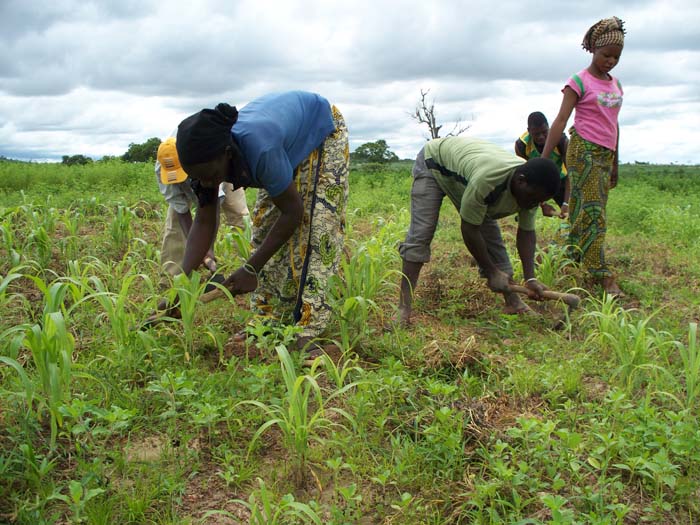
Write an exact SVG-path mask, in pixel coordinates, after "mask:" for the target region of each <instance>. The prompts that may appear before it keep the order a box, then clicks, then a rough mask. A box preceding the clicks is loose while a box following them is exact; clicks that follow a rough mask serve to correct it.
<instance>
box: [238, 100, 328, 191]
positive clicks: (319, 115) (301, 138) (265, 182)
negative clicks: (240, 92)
mask: <svg viewBox="0 0 700 525" xmlns="http://www.w3.org/2000/svg"><path fill="white" fill-rule="evenodd" d="M333 131H335V124H334V123H333V114H332V112H331V106H330V104H329V103H328V101H327V100H326V99H325V98H323V97H322V96H320V95H317V94H315V93H308V92H305V91H288V92H285V93H270V94H268V95H264V96H262V97H260V98H258V99H255V100H253V101H252V102H250V103H248V104H246V105H245V106H244V107H243V108H242V109H241V110H240V112H239V113H238V121H237V122H236V124H234V126H233V128H232V129H231V134H232V135H233V138H234V140H235V141H236V143H237V144H238V146H239V147H240V148H241V151H242V152H243V155H244V156H245V159H246V161H247V163H248V167H249V168H250V172H251V173H250V175H251V178H252V183H251V184H250V186H251V187H253V188H264V189H265V190H266V191H267V192H268V193H269V194H270V196H271V197H276V196H277V195H279V194H281V193H282V192H283V191H284V190H285V189H287V187H288V186H289V185H290V184H291V182H292V178H293V175H294V169H295V168H296V167H297V166H298V165H299V164H300V163H301V161H303V160H304V159H305V158H306V157H308V156H309V154H310V153H311V152H312V151H313V150H315V149H316V148H318V147H319V146H320V145H321V143H322V142H323V140H324V139H325V138H326V137H327V136H328V135H330V134H331V133H333Z"/></svg>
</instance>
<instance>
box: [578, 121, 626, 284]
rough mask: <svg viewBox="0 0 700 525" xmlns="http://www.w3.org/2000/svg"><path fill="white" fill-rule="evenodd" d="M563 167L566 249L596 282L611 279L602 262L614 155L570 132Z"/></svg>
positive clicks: (610, 273)
mask: <svg viewBox="0 0 700 525" xmlns="http://www.w3.org/2000/svg"><path fill="white" fill-rule="evenodd" d="M570 134H571V141H570V143H569V148H568V150H567V154H566V167H567V169H568V170H569V178H570V180H571V197H570V198H569V222H570V223H571V229H570V230H569V245H570V246H571V247H572V258H574V259H575V260H578V261H580V262H582V263H583V266H584V267H585V268H586V269H587V270H588V272H589V273H590V274H591V275H593V276H594V277H595V278H597V279H602V278H604V277H609V276H612V272H611V271H610V269H609V268H608V266H607V264H606V262H605V233H606V231H607V223H606V211H605V208H606V205H607V202H608V191H609V190H610V173H611V170H612V165H613V161H614V155H615V154H614V152H613V151H612V150H609V149H607V148H604V147H603V146H599V145H597V144H594V143H592V142H589V141H587V140H585V139H583V138H581V136H580V135H578V134H577V133H576V130H574V129H573V128H571V130H570Z"/></svg>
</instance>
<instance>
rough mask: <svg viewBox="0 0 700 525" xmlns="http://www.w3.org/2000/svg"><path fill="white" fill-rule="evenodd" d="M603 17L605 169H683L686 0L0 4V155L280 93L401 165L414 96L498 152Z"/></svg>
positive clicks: (554, 97)
mask: <svg viewBox="0 0 700 525" xmlns="http://www.w3.org/2000/svg"><path fill="white" fill-rule="evenodd" d="M578 6H580V7H578ZM611 15H616V16H618V17H620V18H622V19H623V20H624V21H625V22H626V27H627V30H628V34H627V39H626V42H625V50H624V53H623V55H622V58H621V61H620V64H619V65H618V67H617V68H616V69H615V70H614V71H613V74H615V75H617V76H618V77H619V78H620V80H621V81H622V84H623V87H624V89H625V98H624V104H623V107H622V112H621V114H620V124H621V138H620V158H621V161H623V162H634V161H646V162H652V163H670V162H676V163H684V164H687V163H692V164H700V147H698V145H699V144H700V118H699V117H700V37H699V36H698V31H699V28H700V2H698V1H697V0H654V1H642V0H623V1H619V2H610V1H603V0H589V1H587V2H551V1H547V2H544V1H540V0H529V1H522V0H518V1H512V0H473V1H468V0H463V1H459V0H445V1H443V2H432V1H426V0H423V1H421V2H418V1H413V0H408V1H388V0H352V1H343V2H335V1H331V0H325V1H319V0H315V1H301V0H299V1H297V0H274V1H273V0H269V1H268V0H208V1H197V0H169V1H167V2H163V1H152V0H103V1H88V0H51V1H50V2H49V1H46V0H42V1H39V0H0V155H3V156H6V157H10V158H18V159H24V160H56V159H58V160H60V158H61V156H62V155H74V154H84V155H88V156H91V157H93V158H95V159H99V158H101V157H102V156H104V155H121V154H123V153H124V152H125V151H126V150H127V148H128V145H129V144H130V143H132V142H133V143H141V142H144V141H146V140H147V139H148V138H150V137H161V138H164V137H165V136H167V135H168V133H169V132H170V131H171V130H172V129H173V128H174V127H175V126H176V125H177V124H178V122H179V121H180V120H182V119H183V118H184V117H186V116H187V115H189V114H191V113H193V112H195V111H197V110H199V109H201V108H203V107H212V106H213V105H214V104H216V103H217V102H220V101H227V102H230V103H232V104H234V105H238V106H239V107H241V106H243V105H245V103H246V102H247V101H249V100H251V99H253V98H255V97H257V96H259V95H262V94H264V93H267V92H270V91H280V90H288V89H305V90H309V91H316V92H318V93H321V94H322V95H324V96H325V97H327V98H328V99H329V100H331V101H332V102H333V103H335V104H336V105H337V106H338V107H339V108H340V109H341V111H342V112H343V114H344V115H345V117H346V120H347V122H348V127H349V129H350V139H351V149H354V148H355V147H357V146H359V145H360V144H362V143H365V142H370V141H375V140H378V139H385V140H386V141H387V142H388V144H389V146H390V148H391V149H392V151H394V152H396V153H397V154H398V155H399V156H400V157H402V158H413V157H415V154H416V152H417V151H418V149H419V148H420V147H421V144H422V143H423V142H424V141H425V139H426V137H427V135H428V133H427V128H424V127H421V125H419V124H418V123H416V122H415V121H413V120H412V119H411V118H410V116H409V113H410V112H411V111H412V110H413V109H414V108H415V106H416V104H417V102H418V100H419V98H420V91H421V89H429V90H430V93H429V100H434V101H435V107H436V112H437V116H438V121H439V122H440V123H443V124H444V128H443V129H444V130H449V129H450V128H451V127H452V126H453V124H454V122H455V121H457V120H461V121H462V122H463V123H468V124H470V129H469V130H468V131H467V134H469V135H472V136H477V137H480V138H484V139H487V140H491V141H493V142H496V143H498V144H500V145H502V146H503V147H504V148H508V149H511V148H512V144H513V141H514V140H515V138H517V136H518V135H519V134H520V133H521V132H522V131H524V128H525V126H526V118H527V115H528V114H529V113H530V112H531V111H535V110H540V111H543V112H544V113H545V114H546V115H547V116H548V117H549V119H550V121H551V120H553V118H554V116H555V115H556V113H557V111H558V109H559V105H560V103H561V91H560V90H561V87H562V86H563V84H564V82H565V81H566V79H567V78H568V77H569V76H570V75H571V74H572V73H575V72H578V71H579V70H581V69H583V68H585V67H587V66H588V64H589V63H590V55H589V54H588V53H586V52H584V51H583V50H582V49H581V46H580V43H581V40H582V37H583V34H584V33H585V31H586V29H588V27H589V26H590V25H591V24H592V23H594V22H596V21H597V20H599V19H600V18H605V17H608V16H611ZM572 121H573V117H572V119H571V120H570V122H569V124H571V123H572Z"/></svg>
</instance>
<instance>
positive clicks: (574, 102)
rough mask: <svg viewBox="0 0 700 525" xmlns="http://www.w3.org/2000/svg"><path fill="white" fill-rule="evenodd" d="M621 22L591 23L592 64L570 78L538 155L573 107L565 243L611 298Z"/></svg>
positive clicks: (586, 42)
mask: <svg viewBox="0 0 700 525" xmlns="http://www.w3.org/2000/svg"><path fill="white" fill-rule="evenodd" d="M624 39H625V29H624V28H623V22H622V20H620V19H619V18H617V17H612V18H606V19H604V20H601V21H599V22H598V23H597V24H594V25H593V26H592V27H591V28H590V29H589V30H588V31H587V32H586V35H585V36H584V38H583V44H582V45H583V48H584V49H585V50H586V51H588V52H589V53H592V54H593V59H592V60H591V64H590V65H589V66H588V67H587V68H586V69H584V70H583V71H580V72H579V73H578V74H576V75H573V76H572V77H571V78H570V79H569V80H568V82H567V83H566V85H565V86H564V89H562V92H563V93H564V98H563V100H562V103H561V108H560V109H559V114H558V115H557V117H556V119H554V122H552V127H551V129H550V132H549V135H548V136H547V142H546V143H545V145H544V149H543V150H542V157H545V158H547V157H549V155H550V154H551V152H552V150H553V149H554V147H555V146H556V138H557V137H560V136H561V134H562V133H563V131H564V128H565V127H566V123H567V122H568V120H569V117H570V116H571V112H572V111H573V110H574V108H576V113H575V116H574V125H573V127H572V128H571V129H570V130H569V134H570V136H571V142H570V143H569V148H568V150H567V154H566V166H567V168H568V170H569V178H570V180H571V197H570V199H569V203H568V204H567V203H563V204H562V212H563V213H566V212H567V211H568V212H569V222H570V224H571V229H570V232H569V244H570V245H571V246H572V248H573V250H574V251H575V253H574V254H573V255H574V257H575V258H576V259H577V260H580V261H581V262H582V263H583V265H584V266H585V268H586V269H587V270H588V272H589V273H590V274H591V275H592V276H593V277H594V278H595V279H596V280H597V281H598V282H599V283H600V284H601V285H602V287H603V290H604V291H605V292H606V293H608V294H611V295H616V296H620V295H621V294H622V291H621V290H620V287H619V286H618V284H617V281H616V280H615V276H614V274H613V272H612V271H611V270H610V268H609V267H608V265H607V264H606V262H605V232H606V229H607V227H606V204H607V201H608V191H609V190H610V189H612V188H614V187H615V186H616V185H617V165H618V153H617V150H618V142H619V136H620V134H619V128H618V122H617V115H618V113H619V111H620V107H621V106H622V94H623V92H622V86H621V85H620V82H619V81H618V80H617V79H616V78H615V77H613V76H612V75H611V74H610V71H611V70H612V69H613V68H614V67H615V66H616V65H617V63H618V62H619V60H620V55H621V54H622V48H623V45H624Z"/></svg>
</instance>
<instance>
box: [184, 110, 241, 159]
mask: <svg viewBox="0 0 700 525" xmlns="http://www.w3.org/2000/svg"><path fill="white" fill-rule="evenodd" d="M237 120H238V110H237V109H236V108H235V107H233V106H230V105H228V104H226V103H224V102H222V103H220V104H217V105H216V108H214V109H203V110H202V111H199V112H197V113H195V114H194V115H190V116H189V117H187V118H186V119H185V120H183V121H182V122H180V125H179V126H178V127H177V140H176V142H175V145H176V147H177V155H178V157H179V158H180V162H181V163H182V164H184V165H192V164H200V163H202V162H208V161H210V160H212V159H213V158H215V157H216V156H217V155H219V154H221V153H222V152H223V151H224V150H225V149H226V147H227V146H230V145H231V143H232V140H233V139H232V138H231V128H232V127H233V125H234V124H235V123H236V121H237Z"/></svg>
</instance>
